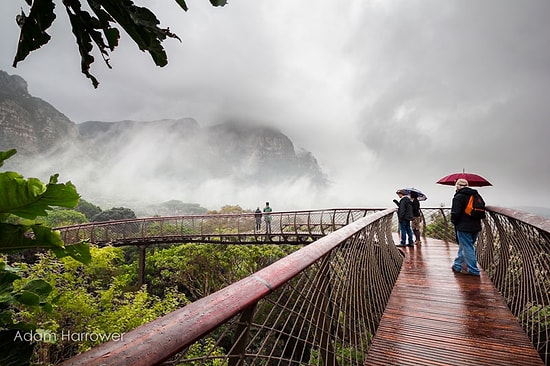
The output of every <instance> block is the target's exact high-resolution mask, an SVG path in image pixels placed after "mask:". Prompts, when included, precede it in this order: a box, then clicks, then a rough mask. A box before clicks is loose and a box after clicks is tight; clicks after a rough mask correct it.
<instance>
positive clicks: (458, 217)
mask: <svg viewBox="0 0 550 366" xmlns="http://www.w3.org/2000/svg"><path fill="white" fill-rule="evenodd" d="M476 192H477V191H476V190H475V189H472V188H470V187H465V188H462V189H460V190H458V191H457V192H456V193H455V195H454V197H453V205H452V207H451V222H452V223H453V224H454V226H455V228H456V230H460V231H466V232H470V233H476V232H479V231H481V219H474V218H472V217H471V216H470V215H466V213H465V212H464V209H465V208H466V205H467V204H468V200H469V199H470V196H471V195H472V194H474V193H476Z"/></svg>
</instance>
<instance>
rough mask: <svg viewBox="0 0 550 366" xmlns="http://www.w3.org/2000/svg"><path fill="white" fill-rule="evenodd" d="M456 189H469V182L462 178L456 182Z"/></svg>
mask: <svg viewBox="0 0 550 366" xmlns="http://www.w3.org/2000/svg"><path fill="white" fill-rule="evenodd" d="M455 187H456V189H457V190H458V189H462V188H464V187H468V181H467V180H466V179H463V178H460V179H457V180H456V182H455Z"/></svg>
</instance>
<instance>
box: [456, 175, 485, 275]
mask: <svg viewBox="0 0 550 366" xmlns="http://www.w3.org/2000/svg"><path fill="white" fill-rule="evenodd" d="M455 187H456V193H455V195H454V197H453V204H452V207H451V222H452V223H453V224H454V226H455V231H456V239H457V241H458V253H457V256H456V258H455V260H454V262H453V266H452V267H451V269H452V270H453V272H455V273H464V274H469V275H474V276H479V268H478V267H477V262H476V250H475V246H474V244H475V242H476V240H477V237H478V235H479V232H480V231H481V219H476V218H473V217H471V216H470V215H467V214H466V212H465V211H464V210H465V208H466V205H467V204H468V200H469V199H470V196H471V195H472V194H474V193H477V191H476V190H475V189H472V188H470V187H468V181H467V180H466V179H458V180H457V181H456V184H455ZM464 267H466V268H464Z"/></svg>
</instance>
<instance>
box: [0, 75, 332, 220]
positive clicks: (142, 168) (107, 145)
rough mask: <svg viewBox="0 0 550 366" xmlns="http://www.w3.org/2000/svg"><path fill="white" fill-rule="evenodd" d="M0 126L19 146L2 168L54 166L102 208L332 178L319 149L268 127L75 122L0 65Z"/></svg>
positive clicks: (227, 197) (226, 195) (202, 199)
mask: <svg viewBox="0 0 550 366" xmlns="http://www.w3.org/2000/svg"><path fill="white" fill-rule="evenodd" d="M0 132H1V135H0V149H1V150H7V149H10V148H16V149H17V150H18V153H17V154H16V155H15V157H13V158H11V159H10V160H8V161H7V162H6V164H5V166H4V168H5V169H7V170H16V171H19V172H21V173H22V174H23V175H25V176H26V177H38V178H40V179H42V180H43V181H47V179H48V178H49V176H50V175H51V174H54V173H60V180H61V181H68V180H70V181H72V182H73V183H74V184H75V185H76V187H77V189H78V191H79V193H80V194H81V195H82V197H83V198H84V199H86V200H88V201H90V202H93V203H95V204H98V205H100V206H104V208H110V207H112V206H117V205H124V206H125V207H130V208H134V209H135V208H139V207H142V206H145V205H148V204H154V203H158V202H162V201H168V200H172V199H177V200H181V201H183V202H196V203H199V204H201V205H203V206H206V207H209V208H219V207H221V206H223V205H225V204H239V205H241V207H243V208H255V207H256V206H260V205H263V204H264V202H265V201H269V200H270V197H273V196H280V195H281V194H283V193H281V192H284V191H286V192H292V190H293V189H296V187H297V186H299V187H300V189H305V191H307V192H309V194H312V195H314V194H316V193H317V192H318V193H321V192H322V191H323V189H324V188H325V187H326V186H327V185H328V180H327V177H326V175H325V174H324V173H323V171H322V169H321V168H320V166H319V164H318V163H317V160H316V159H315V157H314V156H313V155H312V154H311V153H309V152H307V151H305V150H303V149H295V147H294V144H293V142H292V141H291V139H290V138H289V137H287V136H286V135H284V134H283V133H282V132H280V131H278V130H277V129H274V128H272V127H269V126H262V125H258V123H247V122H246V121H227V122H225V123H223V124H219V125H214V126H201V124H199V122H197V121H196V120H194V119H192V118H181V119H175V120H173V119H171V120H167V119H160V120H155V121H145V122H143V121H131V120H126V121H119V122H103V121H88V122H84V123H81V124H75V123H73V122H72V121H70V120H69V119H68V118H67V117H66V116H65V115H64V114H63V113H62V112H60V111H58V110H56V109H55V107H53V106H52V105H50V104H49V103H47V102H46V101H44V100H42V99H40V98H37V97H34V96H32V95H30V94H29V93H28V90H27V83H26V82H25V80H24V79H22V78H21V77H19V76H16V75H11V76H10V75H8V74H7V73H6V72H4V71H1V70H0ZM272 200H275V198H273V199H272Z"/></svg>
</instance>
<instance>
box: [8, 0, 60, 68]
mask: <svg viewBox="0 0 550 366" xmlns="http://www.w3.org/2000/svg"><path fill="white" fill-rule="evenodd" d="M54 8H55V4H54V2H53V0H34V1H33V2H32V7H31V11H30V13H29V15H28V16H26V15H25V13H23V10H21V14H20V15H19V16H18V17H17V22H18V23H19V26H20V27H21V33H20V35H19V42H18V45H17V53H16V54H15V59H14V60H13V67H17V63H18V62H19V61H23V60H24V59H25V58H26V57H27V56H28V55H29V53H31V52H32V51H34V50H37V49H39V48H40V47H42V46H43V45H45V44H46V43H48V42H49V41H50V38H51V37H50V35H49V34H48V33H46V30H47V29H48V28H50V26H51V25H52V23H53V21H54V20H55V13H54V11H53V10H54Z"/></svg>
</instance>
